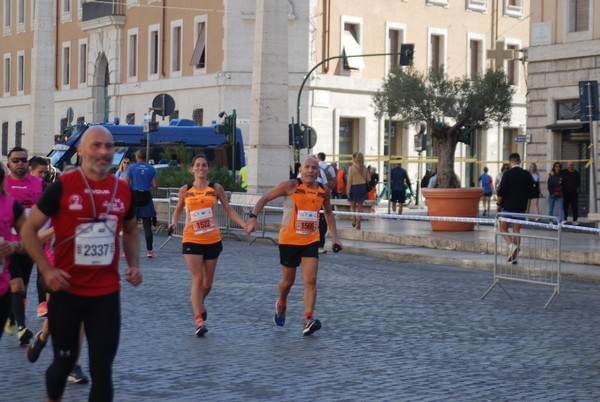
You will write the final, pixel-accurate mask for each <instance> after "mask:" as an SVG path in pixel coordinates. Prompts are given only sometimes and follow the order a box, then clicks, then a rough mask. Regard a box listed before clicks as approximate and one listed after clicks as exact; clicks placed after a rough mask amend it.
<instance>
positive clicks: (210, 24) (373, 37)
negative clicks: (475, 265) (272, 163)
mask: <svg viewBox="0 0 600 402" xmlns="http://www.w3.org/2000/svg"><path fill="white" fill-rule="evenodd" d="M0 2H1V3H2V8H1V9H0V18H1V19H2V24H3V25H2V28H3V31H2V35H3V36H2V40H0V54H2V56H3V63H2V64H1V65H0V77H2V85H3V90H2V91H0V124H2V144H1V152H2V155H6V153H7V150H8V149H9V148H10V147H12V146H14V145H16V144H22V145H23V146H25V147H26V148H29V149H30V151H31V152H32V153H37V154H45V153H47V152H48V150H49V149H50V148H51V146H52V145H53V142H52V141H53V134H56V133H58V132H59V130H60V128H61V126H64V125H66V124H67V123H68V122H67V121H66V112H67V109H69V108H71V109H72V110H73V111H74V116H75V119H76V120H80V121H87V122H102V121H104V120H108V121H114V120H115V119H117V118H118V119H119V120H120V122H121V124H127V123H133V122H135V123H138V124H139V123H141V120H142V118H143V114H144V112H146V111H147V110H148V108H149V107H150V105H151V101H152V99H153V98H154V97H155V96H156V95H157V94H159V93H163V92H166V93H168V94H170V95H171V96H173V98H174V99H175V101H176V111H175V112H174V115H173V116H172V117H180V118H188V119H193V120H194V121H196V122H197V124H203V125H210V124H212V123H213V122H214V121H216V120H218V117H217V115H218V114H219V112H221V111H224V110H226V111H230V110H232V109H236V110H237V115H238V116H239V121H238V126H239V127H240V128H241V129H242V131H243V135H244V139H245V140H247V135H248V131H249V130H248V129H249V125H250V124H252V121H251V118H250V110H251V100H250V99H251V96H250V92H251V85H252V59H253V49H254V38H255V32H254V29H255V21H256V18H257V16H256V4H257V3H256V0H236V1H227V2H225V1H223V0H202V1H200V0H169V1H164V0H112V1H111V0H103V1H100V0H96V1H84V0H55V1H53V2H50V1H40V0H0ZM288 4H289V13H288V15H287V20H288V24H287V26H288V30H287V32H282V34H283V35H287V37H288V41H287V43H288V48H287V55H288V56H287V64H288V66H289V74H288V82H289V90H288V100H289V115H288V116H282V117H281V118H282V119H284V120H285V121H289V122H291V118H292V117H295V116H296V113H297V110H298V107H299V109H300V120H301V121H302V122H305V123H307V124H308V125H310V126H312V127H313V128H314V129H315V131H316V132H317V133H318V142H317V144H316V147H315V149H313V150H310V152H311V153H313V152H319V151H323V152H325V153H326V154H328V160H329V161H331V160H336V159H339V158H343V155H347V154H349V153H351V152H352V151H357V150H359V151H362V152H363V153H365V155H367V157H368V158H369V161H370V163H371V164H374V165H376V166H377V167H378V168H379V169H378V170H379V171H380V172H385V169H384V167H385V166H384V162H383V159H385V158H381V156H382V155H383V156H389V155H395V156H402V157H408V158H416V157H417V155H418V152H417V151H416V150H415V144H414V134H416V131H415V128H414V127H406V126H405V125H404V124H403V123H402V122H401V121H395V120H394V121H393V122H392V124H391V126H392V131H391V135H389V136H388V133H387V121H386V118H381V119H380V118H377V117H376V116H375V113H374V110H373V107H372V99H371V97H372V94H373V93H374V92H375V91H376V90H377V89H378V88H379V87H380V86H381V83H382V80H383V78H384V77H385V76H386V74H387V72H388V71H390V68H391V67H392V66H393V65H397V64H398V63H399V58H398V56H377V57H364V58H339V59H332V60H330V61H329V62H326V63H323V64H322V65H321V66H319V68H317V69H316V70H315V72H314V73H313V74H311V76H310V77H308V79H307V81H306V86H305V87H304V89H303V92H302V93H301V94H300V95H301V96H298V95H299V93H298V92H299V89H300V85H301V83H302V82H303V80H304V78H305V76H306V73H307V72H308V71H309V70H310V69H312V68H313V67H315V66H316V65H317V64H319V63H321V62H322V61H324V60H325V59H327V58H330V57H334V56H339V55H343V54H344V52H346V53H348V54H351V53H354V54H356V53H362V54H378V53H386V52H397V51H398V50H399V49H400V46H401V45H402V44H403V43H412V44H414V45H415V53H414V65H415V66H416V67H417V68H418V69H423V70H425V69H427V68H428V67H430V66H434V67H440V68H441V67H442V66H444V68H446V70H447V71H448V73H449V74H450V75H451V76H464V75H467V76H469V75H471V74H473V73H474V72H476V71H480V70H482V69H484V68H485V67H487V66H489V65H490V63H491V62H490V59H488V57H487V52H488V51H489V50H506V49H509V50H510V49H512V50H516V51H517V52H516V53H515V54H516V59H507V58H500V59H498V60H499V62H500V63H502V65H503V67H504V68H505V70H506V71H507V73H508V76H509V79H510V80H511V82H512V83H513V84H514V85H515V87H516V89H517V92H516V95H515V97H514V113H513V119H512V122H511V124H510V125H509V126H507V127H495V128H492V129H490V130H488V132H480V133H478V135H477V138H476V139H475V143H474V145H473V147H472V148H471V147H466V146H461V147H459V150H458V151H457V156H459V157H460V156H464V157H471V156H472V157H474V158H476V159H478V160H480V161H483V162H484V163H485V161H489V166H488V167H489V168H490V172H491V173H492V174H495V172H496V171H497V169H498V161H501V160H503V159H506V158H507V156H508V154H509V153H510V152H512V151H515V150H519V151H521V152H522V149H521V146H520V145H518V144H516V143H515V137H516V136H517V135H518V134H520V133H523V132H524V128H525V124H526V105H525V99H526V97H525V94H526V91H527V87H526V85H525V70H526V69H525V68H524V65H523V63H522V61H521V60H518V59H522V53H521V52H518V50H519V49H524V48H527V47H528V46H529V16H530V9H529V2H528V1H525V0H380V1H375V2H368V1H362V0H360V1H358V0H338V1H332V0H302V1H298V0H288ZM497 43H499V47H500V48H499V49H497V46H498V45H497ZM279 50H281V49H279ZM284 51H285V49H284ZM298 99H300V101H299V104H297V102H298V101H297V100H298ZM165 123H166V122H165ZM161 124H164V123H163V122H161ZM282 135H287V133H282ZM246 143H248V141H246ZM303 152H305V153H306V152H307V151H303ZM429 154H431V146H430V145H429V146H428V149H426V150H425V151H424V152H422V153H421V155H422V156H425V155H429ZM250 163H253V162H252V161H250ZM405 166H406V165H405ZM421 167H423V166H421ZM408 170H409V173H410V175H411V179H413V180H414V179H416V178H417V177H416V176H417V175H418V174H417V173H418V172H419V169H418V167H417V163H413V162H412V161H411V162H410V163H408ZM480 170H481V166H480V165H477V164H467V163H462V162H461V163H459V166H457V171H458V173H459V176H461V177H462V178H463V183H464V184H465V185H469V184H471V183H475V184H476V181H477V180H476V178H477V177H478V175H479V171H480Z"/></svg>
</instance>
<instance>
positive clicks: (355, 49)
mask: <svg viewBox="0 0 600 402" xmlns="http://www.w3.org/2000/svg"><path fill="white" fill-rule="evenodd" d="M342 40H343V45H344V56H352V55H359V54H363V52H362V48H361V47H360V44H359V43H358V42H357V41H356V39H354V36H352V34H351V33H350V31H344V36H343V39H342ZM344 63H345V64H346V65H345V67H346V68H349V69H351V70H360V69H362V68H365V61H364V60H363V58H362V57H346V58H345V59H344Z"/></svg>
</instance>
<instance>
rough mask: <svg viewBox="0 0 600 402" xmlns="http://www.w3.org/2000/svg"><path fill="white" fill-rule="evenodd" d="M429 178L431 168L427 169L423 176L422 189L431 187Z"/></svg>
mask: <svg viewBox="0 0 600 402" xmlns="http://www.w3.org/2000/svg"><path fill="white" fill-rule="evenodd" d="M429 179H431V170H429V169H427V170H425V174H424V175H423V177H422V178H421V189H424V188H427V187H429Z"/></svg>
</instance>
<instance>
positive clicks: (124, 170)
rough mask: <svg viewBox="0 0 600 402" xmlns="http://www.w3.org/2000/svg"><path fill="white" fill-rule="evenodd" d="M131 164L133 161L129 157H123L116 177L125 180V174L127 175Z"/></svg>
mask: <svg viewBox="0 0 600 402" xmlns="http://www.w3.org/2000/svg"><path fill="white" fill-rule="evenodd" d="M129 165H131V161H130V160H129V158H123V160H122V161H121V163H120V164H119V169H118V170H117V171H116V172H115V177H116V178H117V179H121V180H125V176H126V175H127V169H128V168H129Z"/></svg>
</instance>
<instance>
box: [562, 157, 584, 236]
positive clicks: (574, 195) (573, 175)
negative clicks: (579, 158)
mask: <svg viewBox="0 0 600 402" xmlns="http://www.w3.org/2000/svg"><path fill="white" fill-rule="evenodd" d="M562 177H563V197H564V199H563V201H564V203H563V206H564V209H565V219H567V218H568V217H569V207H571V211H572V212H573V225H575V226H577V225H579V222H577V218H578V217H579V207H578V203H579V186H580V185H581V178H580V175H579V172H578V171H577V170H575V165H574V163H573V162H567V168H566V169H565V170H563V171H562Z"/></svg>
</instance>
